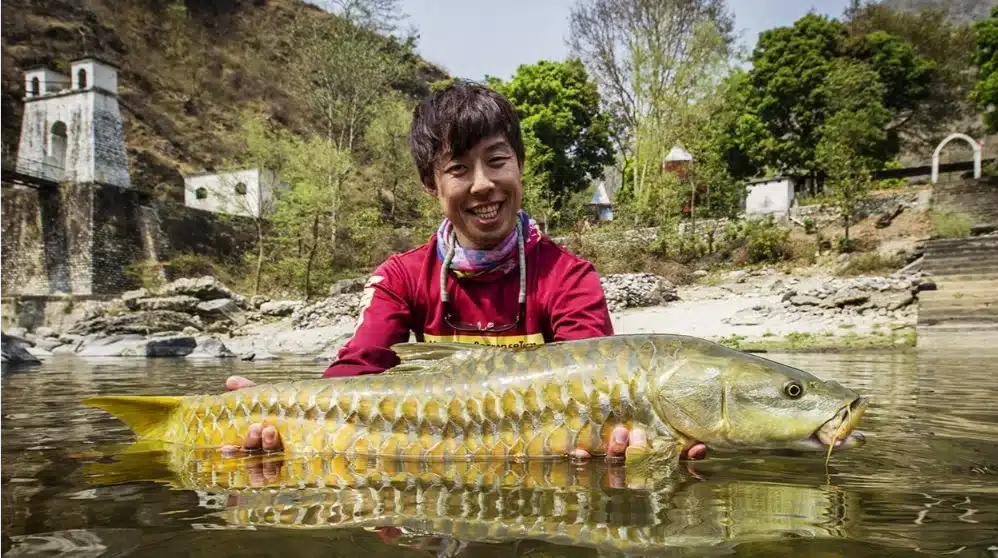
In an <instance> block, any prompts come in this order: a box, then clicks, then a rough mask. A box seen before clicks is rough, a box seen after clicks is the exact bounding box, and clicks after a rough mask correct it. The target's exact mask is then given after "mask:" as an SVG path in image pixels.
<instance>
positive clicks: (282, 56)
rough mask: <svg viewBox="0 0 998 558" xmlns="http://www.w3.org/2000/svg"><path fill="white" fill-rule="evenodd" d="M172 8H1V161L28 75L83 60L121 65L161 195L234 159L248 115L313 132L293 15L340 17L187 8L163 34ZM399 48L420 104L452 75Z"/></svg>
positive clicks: (249, 1)
mask: <svg viewBox="0 0 998 558" xmlns="http://www.w3.org/2000/svg"><path fill="white" fill-rule="evenodd" d="M167 4H168V2H163V1H157V0H3V2H2V44H3V59H2V64H3V67H2V70H3V72H2V73H3V76H2V78H3V83H2V107H3V124H2V137H3V149H4V151H5V153H4V156H13V155H15V154H16V152H17V141H18V134H19V130H20V125H21V112H22V98H23V96H24V83H23V74H22V72H23V70H24V69H25V68H27V67H31V66H35V65H39V64H46V65H49V66H51V67H53V68H54V69H56V70H59V71H63V72H67V71H68V67H69V61H71V60H73V59H75V58H78V57H80V56H81V55H84V54H94V55H97V56H101V57H103V58H106V59H108V60H110V61H112V62H114V63H116V64H118V65H119V66H120V67H121V75H120V77H119V96H120V97H119V98H120V103H121V110H122V118H123V119H124V125H125V136H126V138H127V140H126V142H127V148H128V156H129V165H130V171H131V174H132V182H133V183H135V184H141V185H143V186H145V187H148V188H152V189H155V190H156V191H157V192H158V193H159V194H160V195H161V196H162V197H169V198H173V199H178V198H179V199H182V197H183V179H182V178H181V174H180V173H188V172H199V171H204V170H211V169H212V168H213V167H215V166H216V165H219V164H220V163H222V162H223V161H224V160H225V159H226V158H228V157H231V156H233V155H235V154H236V153H237V150H238V145H239V143H238V141H239V135H238V133H234V132H237V131H238V128H239V115H240V112H241V111H242V110H243V109H246V108H250V107H254V108H258V109H261V110H263V111H265V112H267V113H269V114H270V115H271V116H272V118H274V119H276V120H277V121H279V122H280V123H282V124H283V125H285V126H287V127H289V128H290V129H292V130H296V131H303V130H306V129H308V127H309V123H310V122H313V121H314V120H315V117H314V115H312V114H310V109H309V107H308V106H307V105H306V104H305V102H304V101H303V100H301V99H300V98H299V97H296V95H294V93H293V92H292V91H291V90H290V87H289V85H288V81H289V80H287V79H286V78H287V76H285V75H284V72H286V69H287V66H288V62H289V59H290V54H291V52H290V50H291V48H290V41H289V39H288V37H289V34H290V26H291V23H292V21H293V19H294V17H295V16H296V15H303V16H304V17H315V18H326V17H335V16H332V15H330V14H328V13H326V12H323V11H321V10H319V9H317V8H315V7H314V6H311V5H309V4H306V3H305V2H302V1H300V0H186V1H185V4H186V8H187V10H188V13H189V14H190V17H189V18H188V19H187V20H184V22H183V26H182V27H180V28H178V29H179V30H177V29H171V28H170V27H168V26H169V25H170V24H171V20H170V19H169V14H168V12H167V8H166V5H167ZM173 24H174V25H177V24H176V22H174V23H173ZM198 41H201V43H198ZM386 43H388V44H387V47H388V48H396V47H393V46H392V44H391V43H389V42H388V41H387V39H386ZM191 44H195V45H197V44H200V45H203V46H201V47H191ZM396 50H398V52H399V56H400V57H403V58H408V60H407V67H411V70H412V71H411V72H410V73H409V74H408V75H406V76H405V77H404V78H402V79H401V80H400V81H399V82H398V83H396V84H395V86H394V87H395V88H396V89H398V90H401V91H405V92H408V93H410V94H412V95H415V96H423V95H425V94H427V93H428V91H429V87H428V83H429V82H432V81H435V80H439V79H445V78H446V77H448V76H447V75H446V73H445V72H443V71H442V70H440V69H439V68H437V67H435V66H434V65H432V64H429V63H427V62H425V61H423V60H421V59H418V58H417V57H415V56H412V55H407V54H406V53H405V51H404V49H402V48H401V47H397V48H396ZM190 56H194V57H196V58H195V59H193V60H192V59H189V57H190ZM184 58H188V59H186V60H183V59H184ZM178 60H183V63H179V62H178Z"/></svg>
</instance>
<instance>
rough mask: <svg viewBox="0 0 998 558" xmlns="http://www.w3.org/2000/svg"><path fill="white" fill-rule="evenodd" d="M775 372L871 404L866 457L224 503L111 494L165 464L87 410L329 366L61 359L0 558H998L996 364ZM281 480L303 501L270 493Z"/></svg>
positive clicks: (9, 440)
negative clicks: (123, 468) (658, 476)
mask: <svg viewBox="0 0 998 558" xmlns="http://www.w3.org/2000/svg"><path fill="white" fill-rule="evenodd" d="M768 356H769V358H773V359H774V360H778V361H780V362H784V363H787V364H790V365H793V366H799V367H801V368H804V369H805V370H808V371H810V372H812V373H814V374H816V375H818V376H819V377H821V378H824V379H834V380H838V381H839V382H841V383H843V384H844V385H847V386H850V387H853V388H855V389H857V390H859V391H861V392H863V393H864V394H866V395H869V396H870V397H871V399H872V404H871V408H870V409H869V411H868V412H867V414H866V417H865V420H864V424H863V425H862V426H861V428H862V429H863V430H864V432H866V434H867V444H866V445H865V446H864V447H862V448H859V449H856V450H851V451H848V452H842V453H837V454H835V455H834V456H833V458H832V462H831V464H830V466H829V468H828V469H827V470H826V469H825V467H824V465H823V462H822V459H821V458H815V457H813V456H810V457H793V456H775V455H756V456H744V457H740V458H731V459H728V458H725V459H720V458H716V457H714V458H711V459H708V460H706V461H703V462H697V463H694V464H691V465H690V466H689V468H688V469H687V470H683V471H680V472H679V474H678V475H676V476H675V477H674V478H673V479H671V480H669V481H668V482H666V483H664V484H661V485H657V486H650V485H634V484H633V483H632V484H628V482H629V481H628V480H626V479H624V480H623V481H622V480H621V476H620V470H619V469H614V470H608V469H607V468H606V467H605V466H604V465H603V464H601V463H594V464H591V465H589V466H586V467H582V468H576V467H571V466H567V465H564V466H562V465H556V464H549V465H545V466H543V467H540V466H537V467H534V468H529V467H528V468H520V469H517V470H512V469H506V470H497V469H492V470H489V471H487V472H488V474H489V475H491V476H490V477H489V479H491V480H489V483H491V484H490V485H489V486H488V487H481V486H479V487H477V488H476V487H474V486H470V485H471V484H474V483H475V482H478V481H474V480H469V479H468V478H463V479H459V480H456V481H455V480H454V479H453V478H451V479H449V480H447V478H446V477H447V473H446V472H444V473H442V474H441V475H437V473H438V472H433V471H423V472H421V473H420V472H416V473H413V475H414V476H412V477H411V478H410V479H409V481H408V483H406V482H402V483H395V484H394V485H391V486H388V485H382V486H380V487H379V486H368V487H363V488H359V489H352V488H346V489H339V488H336V487H328V486H326V487H322V486H321V482H320V483H319V485H316V484H315V483H304V482H303V484H302V486H294V485H293V482H294V480H295V478H296V477H295V474H296V473H295V471H299V472H300V471H302V470H306V471H311V472H312V474H313V477H315V478H321V477H322V476H323V474H325V473H328V472H329V471H330V470H333V469H336V468H337V467H339V466H340V465H337V464H335V463H333V464H330V463H318V464H316V463H312V464H309V463H305V464H294V463H285V464H283V465H281V468H278V469H267V468H261V466H260V464H259V463H256V464H255V465H254V464H253V463H252V461H247V460H235V462H233V461H231V460H230V461H228V462H227V463H229V465H224V466H223V465H219V464H218V463H217V462H215V464H213V465H212V464H209V465H207V466H206V465H192V467H193V468H192V469H191V471H193V477H192V478H194V477H196V479H195V480H197V481H198V482H207V483H209V484H210V483H212V482H214V483H215V484H214V485H212V486H210V487H209V489H205V488H204V487H203V486H200V485H187V486H184V485H183V483H179V484H178V483H176V482H174V483H172V484H171V483H168V482H163V481H162V479H159V480H157V479H154V478H150V477H149V476H148V475H147V480H143V479H142V478H137V479H131V480H129V479H128V478H124V477H123V478H121V479H117V480H113V482H104V483H99V482H95V478H97V477H95V476H94V475H93V474H92V471H93V469H92V468H93V467H98V468H99V467H101V466H104V465H114V466H120V463H123V462H124V463H128V462H129V461H128V459H131V460H132V461H131V462H132V463H138V465H137V467H138V468H139V469H141V473H143V474H151V473H150V471H152V470H153V466H152V465H151V463H152V461H153V459H152V458H151V457H150V458H148V459H146V458H141V459H137V458H136V457H135V456H134V455H133V456H131V457H129V456H128V455H118V458H117V459H114V458H113V457H114V455H116V454H115V452H116V451H123V450H122V449H121V448H125V447H127V446H128V444H129V443H130V442H131V441H132V440H133V436H132V434H131V433H130V431H129V430H128V429H127V428H125V427H124V425H123V424H122V423H120V422H119V421H117V420H116V419H114V418H112V417H110V416H108V415H106V414H105V413H103V412H102V411H99V410H97V409H92V408H88V407H84V406H83V405H81V404H80V403H79V400H80V399H81V398H83V397H85V396H88V395H92V394H97V393H117V394H185V393H206V392H215V391H219V390H221V389H222V386H223V382H224V379H225V377H226V376H228V375H230V374H233V373H238V374H242V375H245V376H248V377H251V378H254V379H256V380H258V381H279V380H285V379H295V378H308V377H315V376H317V375H318V374H320V373H321V371H322V368H323V365H322V364H321V363H315V362H312V361H309V360H278V361H272V362H260V363H247V362H241V361H236V362H233V361H220V362H208V363H205V362H188V361H185V360H183V359H148V360H146V359H96V360H82V359H77V358H73V357H57V358H54V359H52V360H49V361H47V362H46V363H45V364H44V365H43V366H41V367H34V368H28V369H23V370H5V371H4V376H3V381H2V398H3V400H2V441H3V443H2V459H3V463H2V465H3V467H2V497H3V509H2V511H3V513H2V519H0V521H2V526H3V553H4V554H3V556H5V557H13V556H60V555H61V556H73V557H90V556H143V555H146V553H150V554H149V555H156V556H159V555H164V556H212V557H213V558H218V557H222V556H272V555H279V554H288V553H290V554H292V555H294V556H360V555H368V556H497V557H498V556H532V557H545V556H597V555H600V556H608V555H616V554H626V553H628V552H634V553H639V554H641V555H666V556H700V555H731V556H820V557H835V556H843V557H844V556H852V557H866V556H870V557H872V556H911V555H913V554H918V553H921V554H939V555H942V554H945V555H956V556H988V557H998V404H996V400H998V380H996V377H995V374H996V372H998V352H990V353H988V352H981V353H980V354H966V353H954V354H945V353H909V354H885V353H871V354H863V353H850V354H842V355H827V354H823V355H801V354H797V355H768ZM109 448H111V449H110V450H109ZM115 448H118V449H115ZM109 453H110V456H111V457H112V458H109ZM102 456H103V457H102ZM160 457H163V456H160ZM233 463H234V464H233ZM214 467H223V468H224V467H229V470H230V471H231V470H235V471H236V473H234V474H236V475H237V476H238V478H240V479H243V481H244V482H245V486H239V487H235V486H231V485H225V481H224V479H225V478H226V477H224V475H220V474H219V473H218V470H216V469H214ZM253 467H256V468H255V469H254V468H253ZM268 467H269V465H268ZM233 468H234V469H233ZM514 469H515V468H514ZM528 469H529V470H528ZM131 471H132V472H134V470H131ZM316 472H319V473H320V474H318V475H316V474H315V473H316ZM254 475H255V476H254ZM261 475H262V476H261ZM420 475H422V476H420ZM428 475H429V477H432V478H435V479H438V480H436V481H432V482H431V481H425V479H426V478H428ZM433 475H436V476H433ZM275 477H276V478H278V479H283V480H284V481H289V482H290V483H291V486H286V487H284V488H280V489H277V488H274V487H273V486H271V487H270V488H267V486H266V485H267V484H273V482H276V481H275V480H274V479H275ZM228 478H230V479H231V478H235V477H228ZM315 478H313V479H312V480H315ZM413 479H417V480H415V481H414V480H413ZM418 479H424V480H418ZM441 479H443V480H441ZM105 481H106V479H105ZM254 484H256V485H258V486H257V487H256V488H254V486H253V485H254ZM261 484H262V485H263V486H259V485H261ZM292 526H294V527H296V528H290V527H292ZM601 548H602V550H601ZM614 549H616V552H613V551H612V550H614Z"/></svg>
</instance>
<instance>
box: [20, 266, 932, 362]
mask: <svg viewBox="0 0 998 558" xmlns="http://www.w3.org/2000/svg"><path fill="white" fill-rule="evenodd" d="M699 275H700V278H699V280H698V282H697V283H695V284H693V285H687V286H681V287H678V288H677V287H676V286H674V285H672V284H671V283H669V282H668V281H667V280H665V279H664V278H661V277H658V276H655V275H651V274H616V275H608V276H605V277H603V278H602V279H601V283H602V285H603V289H604V291H605V293H606V297H607V303H608V306H609V308H610V311H611V315H612V317H613V321H614V327H615V330H616V331H617V332H618V333H651V332H661V333H684V334H689V335H695V336H699V337H706V338H709V339H715V340H721V341H723V342H726V343H728V344H729V345H733V346H742V345H743V344H747V345H748V346H752V344H753V343H754V344H756V345H759V344H761V345H766V344H770V345H774V346H778V345H779V344H780V343H783V342H785V341H786V340H787V339H793V340H798V341H799V340H801V339H804V338H805V337H808V336H809V337H810V338H813V339H814V340H817V341H821V342H823V343H825V344H829V343H830V344H833V345H834V344H836V343H839V344H845V345H848V344H849V341H854V340H855V338H857V337H858V336H874V337H876V336H880V337H882V339H881V340H882V341H883V342H884V343H883V344H886V345H903V344H910V341H911V331H912V330H913V327H914V324H915V322H916V320H917V311H916V308H917V304H916V301H917V296H918V292H919V290H920V289H922V288H925V287H924V286H923V285H921V278H920V274H919V273H917V272H915V273H913V274H908V273H905V274H902V273H897V274H894V275H892V276H888V277H856V278H849V279H846V278H837V277H834V276H832V275H830V274H829V272H828V271H827V270H823V269H821V268H813V269H800V270H795V272H794V273H793V274H787V273H784V272H779V271H776V270H775V269H761V270H755V271H744V270H739V271H732V272H729V273H727V274H723V275H714V276H706V277H705V276H703V275H704V274H703V273H700V274H699ZM363 285H364V279H363V278H359V279H353V280H348V281H342V282H339V283H337V284H336V285H334V286H333V287H332V289H331V290H330V294H329V296H328V297H326V298H324V299H322V300H320V301H317V302H314V303H305V302H304V301H298V300H270V299H267V298H266V297H252V298H247V297H244V296H242V295H240V294H238V293H235V292H233V291H231V290H230V289H228V288H227V287H226V286H225V285H223V284H221V283H220V282H218V281H217V280H216V279H215V278H213V277H200V278H191V279H180V280H178V281H175V282H173V283H170V284H168V285H166V286H164V287H163V288H161V289H159V290H157V291H155V292H153V291H149V290H147V289H139V290H137V291H131V292H128V293H125V294H123V295H122V296H121V297H119V298H118V299H115V300H112V301H109V302H104V303H94V302H91V303H88V306H87V308H86V313H85V315H84V318H83V319H82V320H81V321H79V322H77V323H75V324H74V325H73V326H72V327H70V328H69V329H68V330H67V331H54V330H52V329H49V328H38V329H37V330H36V331H33V332H26V331H23V330H18V328H13V329H11V330H9V331H7V332H6V334H7V335H5V337H4V347H5V349H4V358H5V361H16V360H17V359H19V358H20V359H26V360H27V359H28V357H34V358H41V359H43V360H44V359H45V358H46V357H48V356H52V355H57V354H69V355H76V356H79V357H115V356H118V357H161V356H172V357H185V358H244V359H254V360H259V359H269V358H275V355H280V354H282V353H283V354H298V355H303V354H305V355H314V356H315V358H316V359H318V360H330V359H332V358H334V356H335V352H336V350H338V349H339V347H341V346H342V345H343V343H345V342H346V341H347V339H349V337H350V335H351V334H352V331H353V324H354V322H355V320H356V314H357V310H358V308H359V305H360V296H361V290H362V289H363ZM819 344H820V343H819ZM15 346H16V347H17V349H23V350H20V351H19V350H17V349H15V348H13V347H15ZM8 347H11V348H10V351H8ZM26 355H27V356H26Z"/></svg>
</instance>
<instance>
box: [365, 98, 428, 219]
mask: <svg viewBox="0 0 998 558" xmlns="http://www.w3.org/2000/svg"><path fill="white" fill-rule="evenodd" d="M411 123H412V109H411V106H410V103H409V102H408V101H407V100H406V99H405V98H404V97H403V96H402V95H399V94H389V95H385V96H384V97H382V98H381V99H380V100H379V101H378V103H377V104H376V110H375V111H374V117H373V118H372V120H371V123H370V124H369V125H368V127H367V130H366V132H365V135H364V143H365V144H366V146H367V148H368V149H369V150H370V152H371V160H370V162H371V165H370V169H369V174H370V176H371V178H372V183H373V184H378V185H379V187H378V197H379V199H381V200H382V201H383V202H384V204H385V205H386V206H387V209H386V211H385V213H386V217H387V219H388V221H389V222H390V223H391V224H392V225H393V226H399V225H401V224H403V223H408V222H410V221H412V220H413V219H418V218H419V217H420V213H421V211H420V208H421V203H420V202H421V199H422V198H423V197H424V194H423V191H422V187H421V185H420V182H419V175H418V174H417V172H416V168H415V166H414V165H413V164H412V156H411V155H410V153H409V142H408V136H409V127H410V125H411Z"/></svg>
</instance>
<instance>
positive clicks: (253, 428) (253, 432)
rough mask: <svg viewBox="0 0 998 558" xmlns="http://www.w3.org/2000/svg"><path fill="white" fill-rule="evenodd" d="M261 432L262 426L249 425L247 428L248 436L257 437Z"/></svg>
mask: <svg viewBox="0 0 998 558" xmlns="http://www.w3.org/2000/svg"><path fill="white" fill-rule="evenodd" d="M262 431H263V425H262V424H251V425H250V427H249V434H250V436H254V437H256V436H259V435H260V434H261V433H262Z"/></svg>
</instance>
